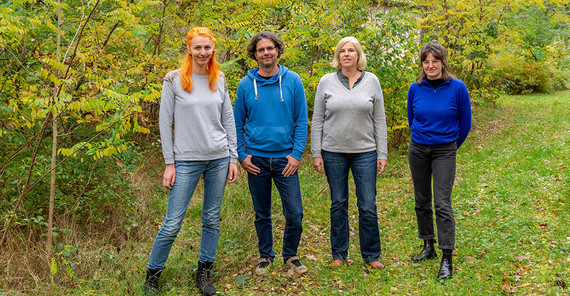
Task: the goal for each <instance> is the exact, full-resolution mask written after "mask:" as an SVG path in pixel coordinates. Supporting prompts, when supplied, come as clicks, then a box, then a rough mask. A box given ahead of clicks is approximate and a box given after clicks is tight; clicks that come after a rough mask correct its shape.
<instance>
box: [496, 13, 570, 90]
mask: <svg viewBox="0 0 570 296" xmlns="http://www.w3.org/2000/svg"><path fill="white" fill-rule="evenodd" d="M569 16H570V14H569V12H568V9H560V7H558V6H557V5H555V4H553V3H552V4H544V5H536V4H534V5H533V4H528V5H522V6H521V7H520V8H518V9H516V10H514V11H513V12H512V13H511V14H509V15H508V17H506V18H505V21H504V22H505V27H506V30H507V31H508V32H509V33H508V34H505V35H503V36H502V37H501V39H500V40H501V42H498V43H497V44H496V45H495V46H494V47H493V48H494V49H495V51H494V53H493V54H491V55H490V57H489V59H488V62H489V64H490V65H491V67H492V68H493V72H494V74H495V75H494V77H493V78H494V79H493V84H495V85H497V87H499V88H500V89H501V90H502V91H505V92H507V93H512V94H520V93H531V92H551V91H553V90H558V89H564V88H566V87H568V86H569V83H570V71H569V70H568V66H570V56H569V50H570V42H569V41H570V33H568V32H569V28H570V22H569V19H568V17H569Z"/></svg>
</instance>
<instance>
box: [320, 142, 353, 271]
mask: <svg viewBox="0 0 570 296" xmlns="http://www.w3.org/2000/svg"><path fill="white" fill-rule="evenodd" d="M321 155H322V157H323V162H324V166H325V175H326V176H327V181H328V183H329V188H330V191H331V209H330V215H331V217H330V219H331V253H332V257H333V259H334V260H346V257H347V256H348V241H349V230H348V170H349V162H348V159H347V158H346V157H345V156H344V155H343V154H340V153H332V152H327V151H322V152H321Z"/></svg>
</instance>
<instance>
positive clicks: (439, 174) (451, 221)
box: [432, 142, 457, 249]
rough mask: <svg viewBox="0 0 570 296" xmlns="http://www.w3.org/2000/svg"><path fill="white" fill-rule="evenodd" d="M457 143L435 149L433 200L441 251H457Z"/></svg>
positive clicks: (436, 146) (437, 146)
mask: <svg viewBox="0 0 570 296" xmlns="http://www.w3.org/2000/svg"><path fill="white" fill-rule="evenodd" d="M456 151H457V145H456V143H455V142H454V143H449V144H442V145H435V146H434V147H433V153H432V155H433V156H432V157H433V161H432V167H433V200H434V206H435V222H436V225H437V238H438V245H439V248H440V249H455V217H454V215H453V208H452V206H451V192H452V190H453V183H454V181H455V166H456Z"/></svg>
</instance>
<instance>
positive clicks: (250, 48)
mask: <svg viewBox="0 0 570 296" xmlns="http://www.w3.org/2000/svg"><path fill="white" fill-rule="evenodd" d="M261 39H269V40H271V41H272V42H273V45H274V46H275V47H277V50H278V54H277V57H280V56H281V55H282V54H283V52H284V51H285V43H283V41H281V38H279V36H277V35H275V33H273V32H269V31H264V32H260V33H257V34H255V36H253V37H252V38H251V41H250V42H249V44H248V45H247V56H248V57H250V58H252V59H254V60H256V61H257V59H256V58H255V51H256V50H257V42H259V41H260V40H261Z"/></svg>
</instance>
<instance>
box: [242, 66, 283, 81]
mask: <svg viewBox="0 0 570 296" xmlns="http://www.w3.org/2000/svg"><path fill="white" fill-rule="evenodd" d="M277 66H279V72H278V73H277V74H275V75H273V76H272V77H269V78H265V77H262V76H259V73H258V71H259V67H257V68H255V69H251V70H249V71H247V77H249V78H250V79H251V80H255V81H256V82H257V84H259V85H265V84H273V83H277V82H279V77H280V76H281V77H282V78H284V77H285V75H287V72H289V68H287V67H285V66H283V65H279V64H278V65H277Z"/></svg>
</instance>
